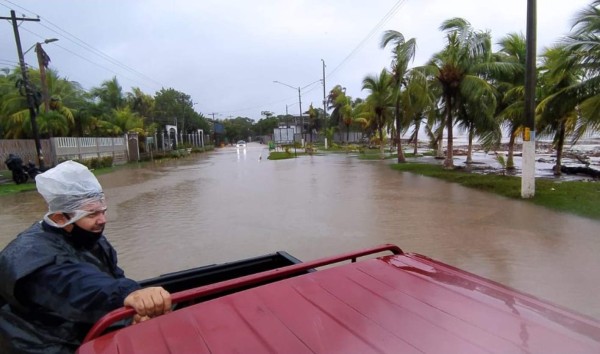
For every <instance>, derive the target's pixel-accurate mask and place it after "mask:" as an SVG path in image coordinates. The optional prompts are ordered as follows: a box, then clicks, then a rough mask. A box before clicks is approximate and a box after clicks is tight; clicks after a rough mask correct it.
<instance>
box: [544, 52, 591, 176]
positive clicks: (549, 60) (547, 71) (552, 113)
mask: <svg viewBox="0 0 600 354" xmlns="http://www.w3.org/2000/svg"><path fill="white" fill-rule="evenodd" d="M569 54H570V53H569V50H568V49H567V48H566V47H565V46H564V45H556V46H553V47H552V48H549V49H547V50H546V51H545V52H544V54H543V55H542V61H543V63H542V66H541V68H540V70H541V75H540V84H541V91H542V92H543V95H544V96H543V97H545V98H544V99H543V100H542V101H541V102H540V103H539V104H538V107H537V108H536V113H537V114H538V119H537V126H538V128H539V131H540V135H542V136H543V135H552V136H553V137H554V139H553V140H554V146H555V148H556V165H555V166H554V174H555V175H557V176H558V175H560V174H561V164H562V152H563V147H564V143H565V139H566V136H567V135H570V134H573V133H574V132H575V131H576V128H577V123H578V119H579V113H578V107H577V100H572V99H570V92H569V88H571V87H573V86H574V85H576V84H578V83H579V78H580V74H581V70H577V68H576V67H575V61H574V60H573V59H574V57H573V56H570V55H569ZM559 106H560V107H559Z"/></svg>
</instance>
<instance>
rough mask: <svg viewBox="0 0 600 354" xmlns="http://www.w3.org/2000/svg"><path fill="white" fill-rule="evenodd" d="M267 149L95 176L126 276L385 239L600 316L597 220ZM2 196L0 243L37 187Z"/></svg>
mask: <svg viewBox="0 0 600 354" xmlns="http://www.w3.org/2000/svg"><path fill="white" fill-rule="evenodd" d="M267 154H268V151H267V149H266V148H265V146H264V145H260V144H257V143H250V144H248V147H247V148H246V149H241V150H237V149H236V148H233V147H228V148H223V149H219V150H218V151H216V152H211V153H206V154H200V155H196V156H192V157H188V158H186V159H181V160H176V161H157V162H156V163H155V164H151V163H149V164H146V165H143V166H142V165H140V166H133V167H129V166H128V167H125V168H121V169H119V170H118V171H116V172H113V173H111V174H106V175H102V176H100V177H99V179H100V182H101V183H102V185H103V186H104V189H105V193H106V196H107V200H108V204H109V213H108V219H109V224H108V225H107V228H106V235H107V237H108V238H109V240H110V241H111V242H112V243H113V245H114V246H115V248H116V249H117V251H118V253H119V259H120V264H121V266H122V267H123V268H124V269H125V271H126V274H128V275H129V276H130V277H132V278H134V279H144V278H149V277H154V276H157V275H159V274H164V273H168V272H173V271H178V270H182V269H187V268H191V267H196V266H200V265H206V264H212V263H219V262H226V261H232V260H236V259H240V258H244V257H252V256H258V255H261V254H267V253H271V252H274V251H278V250H285V251H287V252H289V253H291V254H292V255H294V256H296V257H298V258H300V259H302V260H311V259H315V258H320V257H324V256H328V255H333V254H337V253H342V252H347V251H351V250H356V249H360V248H363V247H370V246H374V245H378V244H382V243H394V244H397V245H398V246H400V247H401V248H402V249H403V250H405V251H411V252H417V253H421V254H424V255H427V256H429V257H432V258H435V259H438V260H440V261H443V262H445V263H448V264H451V265H453V266H456V267H459V268H462V269H465V270H468V271H470V272H473V273H476V274H478V275H481V276H484V277H487V278H490V279H493V280H495V281H498V282H501V283H503V284H506V285H508V286H511V287H513V288H516V289H518V290H521V291H525V292H527V293H530V294H533V295H535V296H538V297H542V298H545V299H548V300H550V301H553V302H555V303H557V304H559V305H562V306H565V307H568V308H571V309H574V310H576V311H578V312H581V313H584V314H587V315H590V316H593V317H596V318H600V296H598V289H600V276H599V275H598V269H600V232H599V230H600V222H598V221H594V220H590V219H586V218H581V217H577V216H572V215H568V214H564V213H559V212H554V211H550V210H547V209H545V208H541V207H537V206H534V205H531V204H529V203H526V202H523V201H518V200H509V199H506V198H503V197H499V196H496V195H493V194H488V193H484V192H479V191H475V190H471V189H467V188H464V187H461V186H459V185H456V184H451V183H446V182H443V181H440V180H436V179H432V178H428V177H421V176H416V175H412V174H410V173H400V172H397V171H393V170H391V169H390V168H389V166H388V164H389V162H386V161H361V160H358V159H357V158H356V157H353V156H349V155H328V156H313V157H301V158H298V159H290V160H280V161H269V160H266V156H267ZM0 205H1V211H0V247H4V245H6V244H7V243H8V242H9V241H10V239H12V238H13V237H14V235H15V234H17V233H18V232H19V231H20V230H22V229H24V228H25V227H27V226H28V225H30V224H31V223H33V222H35V221H36V220H38V219H39V218H40V216H41V215H43V213H44V212H45V208H46V207H45V205H44V203H43V200H42V199H41V197H40V196H39V195H38V194H37V193H36V192H28V193H20V194H17V195H9V196H3V197H0Z"/></svg>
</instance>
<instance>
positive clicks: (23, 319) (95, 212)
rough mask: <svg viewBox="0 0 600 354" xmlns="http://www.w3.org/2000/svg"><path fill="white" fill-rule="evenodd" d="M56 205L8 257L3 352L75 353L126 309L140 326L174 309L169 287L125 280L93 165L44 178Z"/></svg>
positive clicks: (2, 293) (2, 272)
mask: <svg viewBox="0 0 600 354" xmlns="http://www.w3.org/2000/svg"><path fill="white" fill-rule="evenodd" d="M36 185H37V189H38V192H39V193H40V194H41V195H42V196H43V197H44V199H45V200H46V202H47V204H48V213H47V214H46V215H44V218H43V220H42V221H40V222H37V223H35V224H34V225H32V226H31V227H30V228H28V229H27V230H25V231H23V232H22V233H20V234H19V235H18V236H17V237H16V238H15V239H14V240H13V241H11V243H10V244H8V245H7V246H6V248H4V250H2V252H0V353H66V352H67V353H68V352H74V351H75V350H76V349H77V347H78V346H79V345H80V344H81V341H82V340H83V338H84V337H85V335H86V333H87V332H88V331H89V329H90V328H91V327H92V325H93V324H94V323H95V322H96V321H97V320H98V319H100V318H101V317H102V316H103V315H105V314H106V313H108V312H110V311H112V310H114V309H116V308H119V307H121V306H129V307H132V308H134V309H135V311H136V315H135V317H134V321H133V323H137V322H139V321H143V320H146V319H148V318H151V317H154V316H158V315H161V314H163V313H167V312H169V311H170V310H171V297H170V294H169V293H168V292H167V291H165V290H164V289H163V288H161V287H151V288H145V289H140V286H139V284H138V283H137V282H135V281H133V280H131V279H127V278H125V277H124V274H123V270H122V269H121V268H119V267H118V266H117V254H116V252H115V250H114V249H113V247H112V246H111V245H110V244H109V242H108V241H107V240H106V238H105V237H104V236H103V234H102V232H103V231H104V226H105V224H106V215H105V213H106V209H107V207H106V202H105V199H104V193H103V192H102V187H101V186H100V184H99V183H98V180H97V179H96V177H95V176H94V175H93V174H92V173H91V172H90V171H89V170H88V169H87V167H85V166H83V165H81V164H79V163H76V162H73V161H66V162H63V163H61V164H59V165H58V166H56V167H55V168H53V169H50V170H48V171H47V172H45V173H42V174H40V175H38V176H37V177H36Z"/></svg>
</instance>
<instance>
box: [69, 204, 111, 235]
mask: <svg viewBox="0 0 600 354" xmlns="http://www.w3.org/2000/svg"><path fill="white" fill-rule="evenodd" d="M88 211H91V213H90V214H88V215H86V216H84V217H82V218H81V219H79V220H77V221H76V222H75V223H76V224H77V226H79V227H81V228H82V229H84V230H86V231H91V232H102V231H103V230H104V225H106V207H103V208H101V209H98V210H88Z"/></svg>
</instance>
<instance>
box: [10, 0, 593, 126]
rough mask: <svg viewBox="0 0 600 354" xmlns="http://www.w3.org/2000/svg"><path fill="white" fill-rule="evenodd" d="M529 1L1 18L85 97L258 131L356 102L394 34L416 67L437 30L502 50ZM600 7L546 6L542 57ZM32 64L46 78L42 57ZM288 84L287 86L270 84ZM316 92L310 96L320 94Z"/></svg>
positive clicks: (521, 26)
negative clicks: (152, 98)
mask: <svg viewBox="0 0 600 354" xmlns="http://www.w3.org/2000/svg"><path fill="white" fill-rule="evenodd" d="M526 3H527V1H526V0H485V1H483V0H401V1H397V0H370V1H366V0H279V1H276V0H252V1H250V0H248V1H241V0H237V1H226V0H201V1H177V0H175V1H165V0H145V1H141V0H119V1H115V0H85V1H81V0H52V1H43V0H10V1H8V0H0V16H4V17H7V16H10V10H11V9H12V10H15V11H16V13H17V16H21V15H25V16H26V17H33V18H35V17H37V16H39V17H40V19H41V21H40V22H22V23H21V25H20V27H19V28H20V34H21V42H22V46H23V50H27V49H28V48H29V47H31V46H32V45H33V44H35V43H36V42H41V41H43V40H44V39H47V38H58V39H59V41H58V42H55V43H49V44H45V45H44V49H45V50H46V52H47V53H48V55H49V56H50V57H51V59H52V62H51V65H50V66H51V68H53V69H55V70H58V72H59V74H60V75H61V76H62V77H66V78H68V79H69V80H73V81H77V82H79V83H80V84H82V85H83V87H84V88H85V89H90V88H92V87H94V86H99V85H100V84H101V83H102V81H104V80H110V79H112V77H113V76H116V77H117V79H118V81H119V83H120V84H121V86H123V89H124V91H130V89H131V87H140V88H141V89H142V91H144V92H146V93H148V94H151V95H154V94H155V92H156V91H158V90H160V89H161V87H164V88H169V87H172V88H174V89H176V90H178V91H182V92H185V93H187V94H189V95H190V96H191V97H192V100H193V101H194V102H195V103H196V105H195V106H194V109H195V110H196V111H198V112H200V113H202V114H204V115H205V116H208V117H212V116H213V113H214V117H215V118H220V119H224V118H228V117H230V116H232V117H236V116H243V117H249V118H252V119H255V120H258V119H261V118H262V117H261V111H271V112H274V113H275V114H285V111H286V105H287V106H288V109H289V112H290V114H298V90H297V89H293V88H292V87H296V88H297V87H301V88H302V90H301V93H302V109H303V111H306V110H307V109H308V106H309V104H311V103H312V104H313V105H314V106H316V107H322V106H323V86H322V84H321V81H319V80H320V79H322V75H323V71H322V70H323V66H322V65H323V62H322V60H324V62H325V64H326V68H325V73H326V79H325V82H326V89H327V92H328V91H329V90H330V89H331V88H332V87H333V86H335V85H338V84H339V85H341V86H343V87H346V88H347V94H349V95H350V96H352V97H365V96H366V95H367V93H366V92H364V91H361V86H362V80H363V78H364V77H365V76H366V75H371V74H376V73H379V72H380V71H381V69H382V68H383V67H385V66H389V63H390V61H391V55H390V49H389V48H388V49H381V48H380V46H379V44H380V41H381V36H382V34H383V32H384V31H386V30H389V29H393V30H396V31H399V32H401V33H403V34H404V36H405V37H406V38H407V39H408V38H411V37H414V38H416V40H417V46H418V48H417V55H416V59H415V62H414V65H415V66H417V65H422V64H424V63H425V62H426V61H427V60H428V59H429V58H430V57H431V55H432V54H433V53H435V52H437V51H439V50H441V49H442V48H443V46H444V44H445V42H444V34H443V33H442V32H440V31H439V29H438V28H439V26H440V24H441V23H442V22H443V21H444V20H447V19H449V18H452V17H462V18H464V19H466V20H467V21H469V22H470V23H471V24H472V26H473V27H474V28H475V29H478V30H490V31H491V33H492V39H493V41H494V43H495V42H497V41H498V40H499V39H500V38H501V37H503V36H504V35H506V34H507V33H510V32H522V33H525V32H526V30H525V28H526ZM590 3H591V0H538V1H537V7H538V54H539V53H540V52H541V51H542V50H543V48H544V47H547V46H550V45H552V44H553V43H555V42H556V41H557V40H559V39H560V38H561V37H562V36H564V35H565V34H567V33H568V31H569V29H570V26H571V24H572V20H573V17H574V15H575V14H576V13H577V12H578V11H580V10H581V9H583V8H584V7H585V6H588V5H589V4H590ZM17 61H18V59H17V51H16V46H15V41H14V35H13V31H12V26H11V24H10V22H9V21H2V22H1V23H0V68H1V67H13V66H14V65H16V64H17ZM25 61H26V62H27V63H28V64H29V65H31V66H33V67H37V60H36V56H35V53H34V51H33V50H32V51H30V52H29V53H27V55H26V56H25ZM275 80H276V81H280V82H283V83H285V84H287V85H289V86H292V87H287V86H284V85H280V84H277V83H273V81H275ZM311 84H312V85H311Z"/></svg>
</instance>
